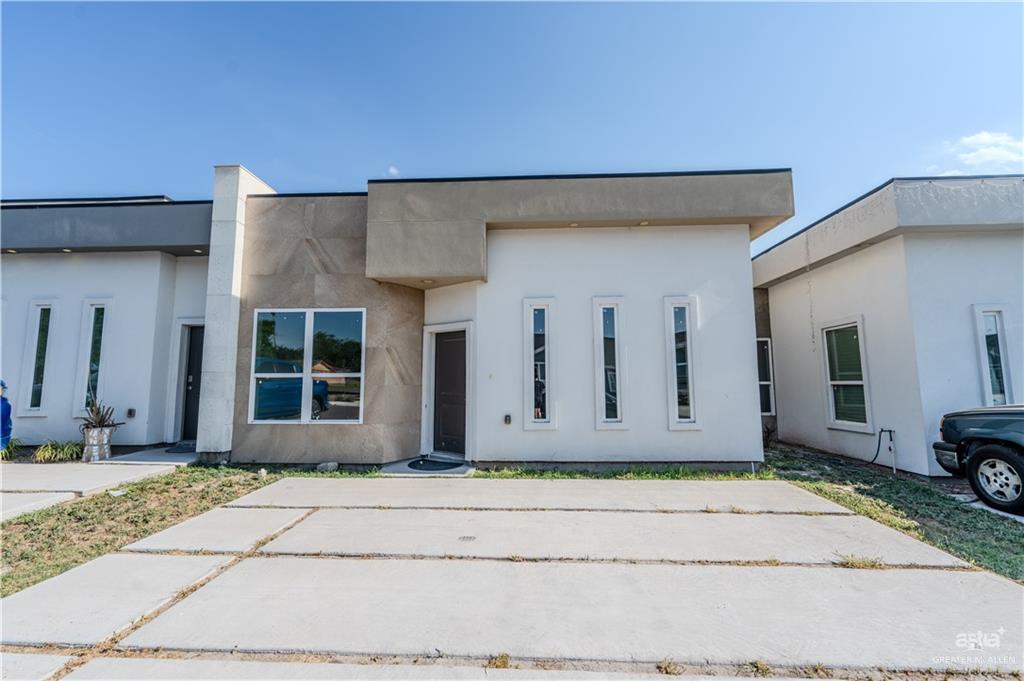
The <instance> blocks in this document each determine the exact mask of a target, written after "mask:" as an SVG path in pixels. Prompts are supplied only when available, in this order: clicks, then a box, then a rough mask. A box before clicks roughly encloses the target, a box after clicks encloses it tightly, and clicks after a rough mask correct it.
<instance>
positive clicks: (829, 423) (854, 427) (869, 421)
mask: <svg viewBox="0 0 1024 681" xmlns="http://www.w3.org/2000/svg"><path fill="white" fill-rule="evenodd" d="M851 326H855V327H856V329H857V350H858V352H860V378H861V380H859V381H833V380H831V377H830V375H829V370H828V332H829V331H835V330H838V329H845V328H848V327H851ZM818 339H819V341H820V342H821V360H822V365H821V366H822V370H823V372H824V373H823V374H822V379H823V384H824V388H825V391H824V397H825V421H826V427H827V428H829V429H830V430H845V431H849V432H852V433H868V434H873V433H874V432H875V428H874V419H873V418H872V415H871V389H870V382H869V379H868V356H867V351H866V347H867V346H866V344H865V340H864V317H863V315H851V316H849V317H843V318H842V319H836V320H834V321H831V322H828V323H827V324H822V325H821V326H820V327H819V329H818ZM833 385H862V386H863V387H864V418H865V421H866V422H865V423H859V422H857V421H842V420H839V419H837V418H836V417H835V402H834V400H833V396H832V386H833Z"/></svg>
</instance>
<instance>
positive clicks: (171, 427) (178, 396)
mask: <svg viewBox="0 0 1024 681" xmlns="http://www.w3.org/2000/svg"><path fill="white" fill-rule="evenodd" d="M193 326H206V320H205V319H204V318H203V317H178V318H177V319H175V320H174V322H173V324H172V325H171V329H172V331H171V351H170V354H169V361H168V365H167V376H168V377H169V380H168V381H167V405H168V407H167V410H166V413H165V415H164V442H177V441H179V440H180V439H181V428H182V417H183V416H184V413H183V411H182V404H183V403H184V394H183V392H184V391H183V387H184V384H185V372H186V371H188V366H187V365H188V360H187V356H188V333H189V329H190V328H191V327H193ZM200 390H202V384H200Z"/></svg>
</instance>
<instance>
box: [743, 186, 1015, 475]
mask: <svg viewBox="0 0 1024 681" xmlns="http://www.w3.org/2000/svg"><path fill="white" fill-rule="evenodd" d="M753 267H754V286H755V287H757V288H758V289H761V290H762V291H757V290H755V297H757V298H759V299H761V300H762V301H763V298H764V293H763V290H765V289H766V290H767V297H768V306H769V307H770V323H769V322H767V321H766V320H764V319H763V315H762V319H759V335H760V334H761V333H764V334H769V335H770V337H771V340H772V350H773V352H774V393H775V405H776V414H777V419H778V435H779V437H780V438H781V439H782V440H785V441H789V442H795V443H801V444H806V445H811V446H814V447H818V448H821V449H825V450H829V451H834V452H839V453H842V454H846V455H848V456H852V457H857V458H861V459H871V458H872V457H873V456H874V454H875V451H876V448H878V445H879V441H880V443H881V452H880V454H879V457H878V462H879V463H883V464H886V465H891V464H892V463H893V461H892V457H891V456H890V454H889V450H888V444H889V436H890V434H889V433H888V432H883V433H881V434H880V433H879V431H881V430H891V431H894V433H892V435H893V441H894V445H895V446H894V449H895V465H896V467H898V468H901V469H903V470H907V471H913V472H915V473H921V474H925V475H944V472H943V471H942V470H941V469H940V468H939V467H938V465H937V464H936V463H935V461H934V460H933V458H932V455H931V443H932V442H933V441H935V440H937V439H938V428H939V419H940V418H941V417H942V415H943V414H944V413H947V412H950V411H953V410H956V409H963V408H969V407H977V406H979V405H999V404H1012V403H1020V402H1022V401H1024V335H1022V307H1024V305H1022V298H1024V177H1022V176H1020V175H1013V176H998V177H943V178H896V179H893V180H890V181H888V182H886V183H885V184H883V185H882V186H880V187H877V188H876V189H873V190H872V191H870V192H868V193H867V194H865V195H864V196H861V197H860V198H858V199H856V200H854V201H853V202H851V203H849V204H847V205H846V206H844V207H842V208H840V209H839V210H838V211H836V212H834V213H832V214H831V215H828V216H826V217H825V218H822V219H821V220H819V221H818V222H816V223H814V224H812V225H810V226H809V227H808V228H807V229H805V230H803V231H802V232H799V233H797V234H796V235H794V236H792V237H790V238H789V239H787V240H785V241H783V242H781V243H779V244H777V245H776V246H774V247H772V248H771V249H769V250H768V251H766V252H764V253H762V254H760V255H759V256H757V257H756V258H754V261H753ZM763 308H764V306H763V304H762V305H761V306H760V309H762V310H763Z"/></svg>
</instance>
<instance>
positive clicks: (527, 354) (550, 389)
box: [523, 297, 558, 430]
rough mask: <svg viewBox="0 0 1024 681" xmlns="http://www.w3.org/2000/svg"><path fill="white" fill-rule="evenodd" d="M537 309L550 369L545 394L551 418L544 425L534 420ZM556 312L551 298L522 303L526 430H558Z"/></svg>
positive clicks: (548, 369)
mask: <svg viewBox="0 0 1024 681" xmlns="http://www.w3.org/2000/svg"><path fill="white" fill-rule="evenodd" d="M537 309H542V310H544V354H545V357H544V358H545V362H546V365H547V367H546V368H547V380H546V386H545V392H546V395H547V409H548V417H547V419H545V420H543V421H541V420H538V419H536V418H534V416H533V407H534V404H533V395H534V386H533V359H534V358H533V311H534V310H537ZM554 310H555V299H554V298H552V297H544V298H524V299H523V430H557V429H558V409H557V404H558V401H557V395H558V392H557V388H558V381H557V377H556V374H555V361H554V353H553V352H552V349H553V348H554V338H555V335H554V328H555V327H554V324H553V323H552V321H551V320H552V317H553V316H554Z"/></svg>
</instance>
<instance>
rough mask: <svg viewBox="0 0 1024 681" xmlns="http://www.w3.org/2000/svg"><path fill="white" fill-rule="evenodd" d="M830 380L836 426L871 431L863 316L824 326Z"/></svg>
mask: <svg viewBox="0 0 1024 681" xmlns="http://www.w3.org/2000/svg"><path fill="white" fill-rule="evenodd" d="M822 340H823V342H824V345H825V369H826V374H827V375H826V379H827V382H828V405H829V422H830V425H831V426H833V427H836V428H847V429H849V430H858V431H868V432H870V430H871V429H870V411H869V404H868V392H867V380H866V378H865V373H866V372H865V367H864V337H863V330H862V325H861V322H860V320H859V319H857V320H854V321H850V322H844V323H838V324H836V325H834V326H829V327H825V328H824V329H822Z"/></svg>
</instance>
